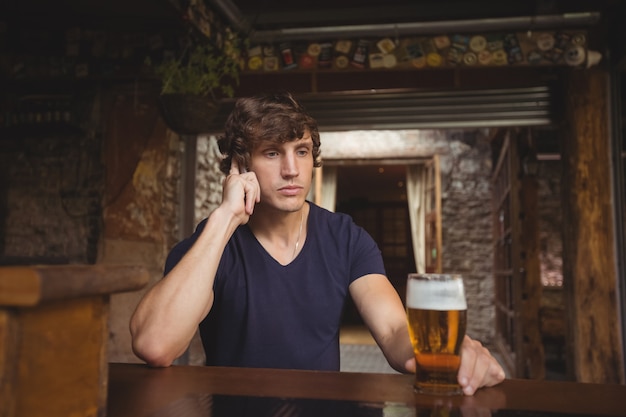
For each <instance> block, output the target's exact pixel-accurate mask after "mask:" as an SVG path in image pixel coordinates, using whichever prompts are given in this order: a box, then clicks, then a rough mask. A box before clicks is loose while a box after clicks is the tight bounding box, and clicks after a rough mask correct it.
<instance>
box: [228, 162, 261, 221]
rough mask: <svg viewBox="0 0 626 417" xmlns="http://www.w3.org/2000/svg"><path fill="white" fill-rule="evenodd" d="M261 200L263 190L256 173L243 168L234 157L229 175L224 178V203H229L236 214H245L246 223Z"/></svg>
mask: <svg viewBox="0 0 626 417" xmlns="http://www.w3.org/2000/svg"><path fill="white" fill-rule="evenodd" d="M241 171H243V172H241ZM259 201H261V192H260V187H259V182H258V181H257V178H256V174H255V173H254V172H246V171H245V169H243V170H242V169H241V168H240V167H239V163H238V162H237V160H236V159H235V158H232V159H231V163H230V171H229V175H228V176H227V177H226V179H225V180H224V186H223V195H222V204H227V205H229V206H230V207H231V209H232V210H233V212H234V213H235V214H237V215H243V216H244V219H243V220H242V224H245V223H247V222H248V218H249V216H250V215H251V214H252V212H253V211H254V205H255V204H256V203H258V202H259Z"/></svg>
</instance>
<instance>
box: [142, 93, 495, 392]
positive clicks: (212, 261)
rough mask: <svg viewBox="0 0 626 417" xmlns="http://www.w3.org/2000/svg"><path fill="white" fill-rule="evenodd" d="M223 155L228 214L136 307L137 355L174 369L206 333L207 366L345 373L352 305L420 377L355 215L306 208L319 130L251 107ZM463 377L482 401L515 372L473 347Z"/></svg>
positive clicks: (230, 124) (223, 141)
mask: <svg viewBox="0 0 626 417" xmlns="http://www.w3.org/2000/svg"><path fill="white" fill-rule="evenodd" d="M218 144H219V147H220V150H221V152H222V153H223V154H224V156H225V157H224V159H223V161H222V163H221V166H220V168H221V170H222V171H223V172H224V173H225V174H228V176H227V177H226V179H225V180H224V184H223V197H222V203H221V204H220V206H219V207H218V208H216V209H215V210H214V211H213V212H212V213H211V214H210V216H209V217H208V218H207V219H205V220H204V221H203V222H202V223H201V224H200V225H199V226H198V228H197V230H196V232H195V233H194V234H193V236H192V237H191V238H189V239H186V240H184V241H182V242H181V243H179V244H178V245H177V246H176V247H175V248H174V249H173V250H172V252H171V253H170V255H169V257H168V261H167V264H166V268H165V272H166V275H165V277H164V278H163V279H162V280H160V281H159V282H158V283H157V284H156V285H155V286H154V287H152V288H151V289H150V290H149V291H148V292H147V293H146V295H145V296H144V298H143V299H142V300H141V302H140V303H139V305H138V306H137V309H136V311H135V313H134V314H133V317H132V318H131V323H130V329H131V333H132V337H133V350H134V352H135V353H136V354H137V356H138V357H140V358H141V359H143V360H145V361H146V362H147V363H148V364H149V365H152V366H169V365H170V364H171V363H172V361H173V360H174V359H176V358H177V357H178V356H180V355H181V354H182V353H183V352H184V351H185V350H186V348H187V346H188V345H189V343H190V341H191V339H192V337H193V335H194V333H195V331H196V329H197V328H198V326H199V327H200V334H201V337H202V341H203V344H204V349H205V352H206V356H207V365H221V366H245V367H265V368H268V367H271V368H296V369H319V370H339V328H340V320H341V313H342V310H343V307H344V303H345V300H346V298H347V297H348V296H351V297H352V299H353V300H354V303H355V305H356V307H357V309H358V311H359V313H360V315H361V317H362V318H363V320H364V322H365V324H366V325H367V327H368V328H369V330H370V331H371V333H372V335H373V337H374V339H375V340H376V342H377V343H378V345H379V346H380V347H381V349H382V351H383V353H384V355H385V357H386V358H387V361H388V362H389V364H390V365H391V366H392V367H393V368H394V369H396V370H397V371H399V372H415V359H414V355H413V350H412V347H411V343H410V341H409V336H408V329H407V324H406V316H405V310H404V306H403V305H402V302H401V300H400V298H399V296H398V294H397V292H396V291H395V289H394V288H393V287H392V286H391V284H390V283H389V280H388V279H387V277H386V276H385V271H384V267H383V263H382V257H381V254H380V251H379V249H378V248H377V246H376V244H375V242H374V241H373V239H372V238H371V237H370V236H369V235H368V234H367V233H366V232H365V231H364V230H363V229H362V228H360V227H358V226H356V225H355V224H354V223H353V222H352V220H351V219H350V218H349V217H348V216H346V215H343V214H338V213H331V212H329V211H327V210H324V209H322V208H320V207H318V206H316V205H314V204H312V203H311V202H308V201H306V196H307V194H308V192H309V189H310V187H311V182H312V177H313V168H314V167H315V166H319V165H320V159H319V158H320V138H319V132H318V129H317V123H316V122H315V120H314V119H313V118H311V117H310V116H309V115H308V114H307V113H306V112H305V110H304V109H303V107H302V106H301V105H300V104H299V103H298V102H297V101H296V100H295V99H294V98H293V97H292V96H291V95H290V94H288V93H276V94H269V95H262V96H258V97H253V98H245V99H240V100H238V101H237V102H236V104H235V108H234V110H233V112H232V113H231V115H230V116H229V118H228V120H227V122H226V125H225V134H224V136H223V137H221V138H220V139H219V142H218ZM458 378H459V383H460V384H461V385H462V387H463V389H464V392H465V393H466V394H468V395H471V394H473V393H474V392H475V390H476V389H477V388H479V387H481V386H491V385H495V384H497V383H498V382H500V381H502V379H503V378H504V372H503V370H502V368H501V367H500V365H499V364H498V362H497V361H496V360H495V359H494V358H493V357H492V356H491V355H490V354H489V352H488V351H487V350H486V349H485V348H484V347H483V346H482V345H481V344H480V343H479V342H477V341H474V340H472V339H470V338H469V337H466V338H465V339H464V341H463V345H462V359H461V367H460V370H459V374H458Z"/></svg>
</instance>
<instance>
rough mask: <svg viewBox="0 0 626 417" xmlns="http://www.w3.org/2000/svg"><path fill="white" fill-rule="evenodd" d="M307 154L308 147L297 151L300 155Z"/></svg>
mask: <svg viewBox="0 0 626 417" xmlns="http://www.w3.org/2000/svg"><path fill="white" fill-rule="evenodd" d="M308 154H309V150H308V149H300V150H299V151H298V155H300V156H307V155H308Z"/></svg>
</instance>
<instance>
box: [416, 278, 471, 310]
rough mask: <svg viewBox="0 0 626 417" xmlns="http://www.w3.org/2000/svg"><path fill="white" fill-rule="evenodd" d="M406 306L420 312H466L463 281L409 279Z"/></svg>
mask: <svg viewBox="0 0 626 417" xmlns="http://www.w3.org/2000/svg"><path fill="white" fill-rule="evenodd" d="M406 306H407V307H408V308H418V309H421V310H438V311H444V310H467V301H466V300H465V291H464V289H463V281H461V280H460V279H459V280H453V281H420V280H416V279H409V280H408V282H407V288H406Z"/></svg>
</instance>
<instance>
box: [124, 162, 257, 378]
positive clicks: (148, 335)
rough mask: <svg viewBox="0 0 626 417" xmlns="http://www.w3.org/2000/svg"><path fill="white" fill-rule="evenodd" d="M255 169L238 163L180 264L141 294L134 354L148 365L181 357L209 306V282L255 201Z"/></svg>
mask: <svg viewBox="0 0 626 417" xmlns="http://www.w3.org/2000/svg"><path fill="white" fill-rule="evenodd" d="M259 198H260V195H259V185H258V182H257V180H256V176H255V174H254V173H245V174H241V175H240V174H239V170H238V167H237V166H236V165H235V166H233V167H232V168H231V175H229V176H228V177H227V178H226V180H225V181H224V190H223V199H222V203H221V204H220V206H219V207H218V208H217V209H215V210H214V211H213V213H211V215H210V216H209V218H208V220H207V223H206V225H205V227H204V229H203V230H202V232H201V233H200V235H199V236H198V239H197V240H196V242H195V243H194V244H193V246H192V247H191V248H190V249H189V251H188V252H187V253H186V254H185V255H184V256H183V257H182V259H181V260H180V262H178V264H177V265H176V266H175V267H174V268H172V270H171V271H170V272H169V273H168V274H167V275H166V276H165V277H164V278H163V279H161V280H160V281H159V282H158V283H157V284H155V285H154V286H153V287H152V288H150V290H149V291H148V292H147V293H146V294H145V295H144V296H143V298H142V299H141V301H140V302H139V304H138V305H137V308H136V310H135V312H134V313H133V315H132V317H131V320H130V332H131V336H132V347H133V351H134V352H135V354H136V355H137V356H138V357H139V358H141V359H143V360H144V361H146V362H147V363H148V364H149V365H151V366H169V365H171V363H172V362H173V361H174V359H176V358H177V357H179V356H180V355H182V354H183V353H184V352H185V350H186V349H187V346H189V343H190V342H191V339H192V338H193V335H194V334H195V332H196V330H197V328H198V324H200V322H201V321H202V320H203V319H204V317H206V315H207V314H208V313H209V311H210V310H211V307H212V305H213V297H214V294H213V283H214V280H215V274H216V272H217V267H218V265H219V262H220V259H221V257H222V254H223V252H224V248H225V247H226V244H227V242H228V240H229V239H230V237H231V236H232V234H233V233H234V232H235V230H236V229H237V227H238V226H239V225H241V224H245V223H247V221H248V219H249V216H250V214H252V210H253V208H254V204H255V203H256V202H258V201H259Z"/></svg>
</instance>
